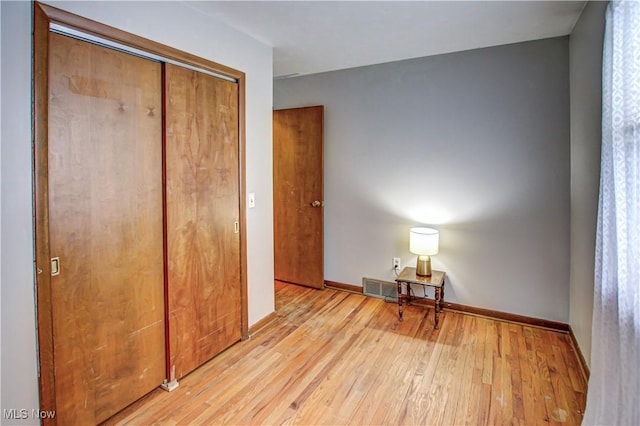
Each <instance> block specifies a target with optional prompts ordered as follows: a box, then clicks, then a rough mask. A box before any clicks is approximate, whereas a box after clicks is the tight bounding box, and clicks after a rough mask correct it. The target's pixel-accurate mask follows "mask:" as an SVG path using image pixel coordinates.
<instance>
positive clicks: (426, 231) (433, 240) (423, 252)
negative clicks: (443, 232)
mask: <svg viewBox="0 0 640 426" xmlns="http://www.w3.org/2000/svg"><path fill="white" fill-rule="evenodd" d="M439 242H440V233H439V232H438V231H437V230H436V229H433V228H411V229H410V230H409V251H410V252H411V253H413V254H418V255H420V256H431V255H434V254H438V244H439Z"/></svg>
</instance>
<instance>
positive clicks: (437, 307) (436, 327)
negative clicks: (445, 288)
mask: <svg viewBox="0 0 640 426" xmlns="http://www.w3.org/2000/svg"><path fill="white" fill-rule="evenodd" d="M441 297H442V292H441V291H440V288H439V287H436V297H435V299H436V306H435V309H434V310H435V313H436V315H435V324H434V326H433V328H435V329H438V328H440V325H439V324H438V322H439V321H440V310H441V309H442V307H441V306H440V299H441Z"/></svg>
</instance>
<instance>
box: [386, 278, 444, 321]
mask: <svg viewBox="0 0 640 426" xmlns="http://www.w3.org/2000/svg"><path fill="white" fill-rule="evenodd" d="M444 276H445V273H444V272H442V271H432V272H431V276H429V277H423V276H420V275H416V268H411V267H407V268H404V269H403V270H402V272H400V275H398V278H396V283H397V284H398V317H399V318H400V321H403V320H404V318H403V310H402V302H403V301H405V302H406V304H407V305H408V304H409V303H410V302H411V300H412V299H418V298H420V299H425V298H423V297H416V296H413V297H412V296H411V284H419V285H421V286H423V289H424V290H425V294H426V289H427V286H428V287H433V288H434V289H435V292H436V295H435V309H434V310H435V322H434V326H433V328H435V329H438V328H440V325H439V324H438V322H439V320H440V312H442V309H443V304H444ZM402 284H405V288H406V289H407V294H403V293H402Z"/></svg>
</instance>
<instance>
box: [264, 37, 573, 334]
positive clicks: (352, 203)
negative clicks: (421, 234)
mask: <svg viewBox="0 0 640 426" xmlns="http://www.w3.org/2000/svg"><path fill="white" fill-rule="evenodd" d="M314 104H322V105H325V122H326V125H325V182H324V183H325V202H326V208H325V226H326V228H325V229H326V230H325V279H327V280H331V281H337V282H342V283H347V284H352V285H361V280H362V277H372V278H379V279H384V280H393V278H394V275H393V273H392V270H391V262H392V257H394V256H398V257H401V258H402V261H403V265H412V264H415V259H416V256H415V255H412V254H411V253H409V251H408V234H409V227H410V226H412V225H416V224H426V225H430V226H434V227H436V228H438V229H439V230H440V232H441V246H440V254H438V255H437V256H434V257H433V264H434V267H435V268H436V269H442V270H445V271H446V272H447V274H448V277H449V281H448V284H449V287H448V289H447V293H446V297H447V299H448V300H449V301H453V302H458V303H462V304H466V305H472V306H478V307H483V308H488V309H495V310H499V311H504V312H511V313H517V314H521V315H528V316H533V317H537V318H544V319H550V320H556V321H562V322H568V320H569V315H568V313H569V284H568V283H569V200H570V197H569V174H570V172H569V165H570V159H569V41H568V38H567V37H562V38H554V39H547V40H541V41H534V42H527V43H518V44H512V45H507V46H500V47H494V48H487V49H478V50H471V51H466V52H460V53H454V54H448V55H439V56H432V57H427V58H420V59H414V60H408V61H400V62H393V63H388V64H381V65H373V66H369V67H361V68H354V69H349V70H342V71H334V72H329V73H323V74H316V75H310V76H302V77H297V78H290V79H285V80H277V81H276V82H275V83H274V105H275V108H277V109H278V108H289V107H297V106H305V105H314Z"/></svg>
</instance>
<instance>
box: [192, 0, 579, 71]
mask: <svg viewBox="0 0 640 426" xmlns="http://www.w3.org/2000/svg"><path fill="white" fill-rule="evenodd" d="M186 3H187V4H188V5H189V6H190V7H192V8H194V9H196V10H198V11H200V12H201V13H204V14H206V15H209V16H211V17H214V18H216V19H217V20H219V21H222V22H223V23H225V24H227V25H229V26H230V27H232V28H235V29H237V30H239V31H241V32H243V33H245V34H247V35H249V36H251V37H253V38H254V39H257V40H259V41H261V42H262V43H264V44H267V45H269V46H272V47H273V56H274V64H273V73H274V74H273V75H274V77H276V78H278V77H286V76H291V75H304V74H314V73H319V72H324V71H332V70H337V69H344V68H352V67H358V66H363V65H371V64H377V63H383V62H391V61H397V60H402V59H409V58H417V57H422V56H429V55H437V54H442V53H450V52H456V51H461V50H468V49H476V48H481V47H489V46H497V45H501V44H509V43H516V42H521V41H528V40H537V39H543V38H549V37H557V36H563V35H567V34H569V33H570V32H571V30H572V29H573V26H574V24H575V23H576V21H577V20H578V18H579V16H580V13H581V12H582V9H583V7H584V5H585V3H586V2H585V1H188V2H186Z"/></svg>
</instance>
